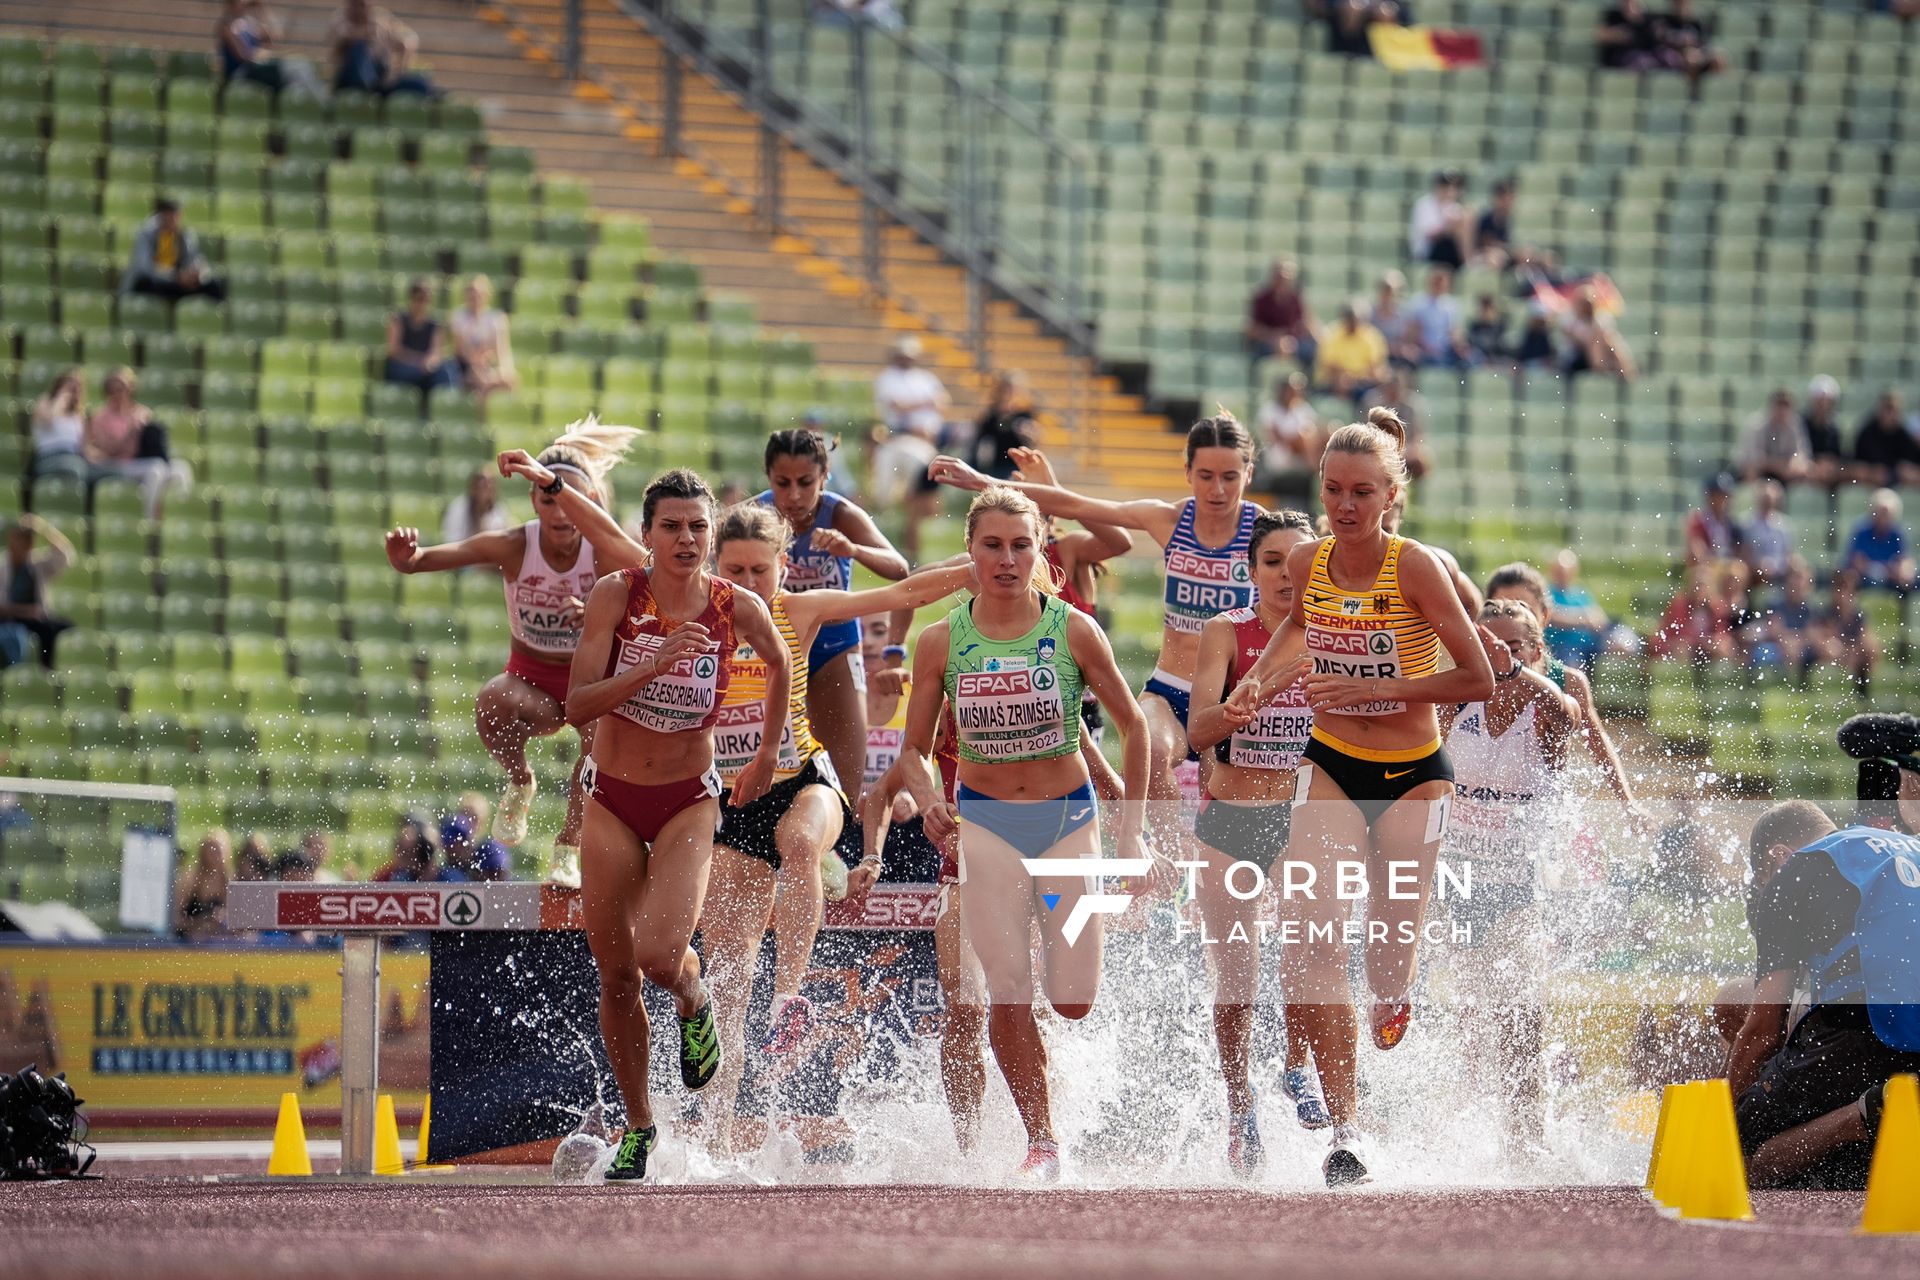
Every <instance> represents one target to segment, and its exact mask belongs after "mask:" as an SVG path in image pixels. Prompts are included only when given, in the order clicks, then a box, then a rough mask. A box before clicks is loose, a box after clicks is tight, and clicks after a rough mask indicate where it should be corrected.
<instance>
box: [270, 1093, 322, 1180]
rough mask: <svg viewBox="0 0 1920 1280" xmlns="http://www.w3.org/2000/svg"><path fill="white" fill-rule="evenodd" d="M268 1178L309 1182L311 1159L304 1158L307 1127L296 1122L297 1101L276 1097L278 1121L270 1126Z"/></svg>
mask: <svg viewBox="0 0 1920 1280" xmlns="http://www.w3.org/2000/svg"><path fill="white" fill-rule="evenodd" d="M267 1176H268V1177H270V1178H311V1177H312V1176H313V1159H312V1158H311V1157H310V1156H308V1154H307V1126H306V1125H304V1124H302V1123H301V1122H300V1099H298V1098H296V1097H294V1096H293V1095H292V1094H291V1093H283V1094H281V1095H280V1119H279V1121H278V1122H277V1123H276V1124H275V1125H274V1126H273V1154H271V1155H269V1156H268V1157H267Z"/></svg>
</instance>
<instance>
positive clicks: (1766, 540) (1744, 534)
mask: <svg viewBox="0 0 1920 1280" xmlns="http://www.w3.org/2000/svg"><path fill="white" fill-rule="evenodd" d="M1786 497H1787V491H1786V490H1785V489H1784V488H1782V487H1781V484H1780V482H1779V481H1778V480H1766V481H1763V482H1762V483H1761V485H1760V488H1759V490H1758V492H1757V493H1756V495H1755V504H1754V512H1753V518H1752V519H1750V520H1748V521H1746V522H1745V523H1744V524H1742V525H1741V526H1740V555H1741V558H1742V559H1744V560H1745V561H1746V562H1747V567H1748V568H1749V569H1751V570H1753V576H1754V578H1755V579H1756V580H1758V581H1760V582H1763V583H1767V584H1769V585H1772V586H1778V585H1780V584H1781V583H1782V582H1784V581H1786V577H1787V570H1788V569H1789V568H1790V567H1791V566H1792V563H1793V560H1794V558H1795V557H1794V551H1793V530H1792V528H1791V527H1790V526H1789V525H1788V524H1787V517H1786V515H1785V514H1784V513H1783V512H1782V511H1781V508H1782V507H1783V506H1784V505H1785V503H1786Z"/></svg>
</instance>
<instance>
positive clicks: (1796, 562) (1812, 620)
mask: <svg viewBox="0 0 1920 1280" xmlns="http://www.w3.org/2000/svg"><path fill="white" fill-rule="evenodd" d="M1834 656H1835V649H1834V645H1833V642H1832V640H1831V638H1830V637H1829V636H1828V634H1827V630H1826V627H1825V625H1824V624H1823V622H1822V620H1821V617H1820V615H1819V613H1818V612H1817V611H1816V610H1815V608H1814V603H1813V573H1812V571H1811V570H1809V569H1808V568H1807V562H1806V561H1804V560H1802V559H1800V558H1799V557H1798V556H1795V557H1794V558H1793V562H1792V564H1791V566H1790V567H1789V568H1788V570H1787V575H1786V581H1785V584H1784V585H1783V586H1782V587H1781V589H1780V596H1779V599H1777V600H1775V601H1774V603H1773V606H1772V607H1771V608H1770V609H1768V610H1767V617H1766V623H1765V631H1764V635H1763V637H1762V641H1761V643H1760V645H1759V646H1758V647H1756V649H1755V650H1754V653H1753V661H1754V664H1755V665H1756V666H1780V667H1784V668H1785V669H1786V670H1788V671H1791V672H1793V673H1794V674H1795V675H1796V676H1798V677H1800V678H1801V679H1803V680H1804V679H1805V677H1806V674H1807V672H1808V671H1809V670H1811V669H1812V668H1813V666H1814V664H1816V663H1819V662H1829V661H1832V660H1833V659H1834Z"/></svg>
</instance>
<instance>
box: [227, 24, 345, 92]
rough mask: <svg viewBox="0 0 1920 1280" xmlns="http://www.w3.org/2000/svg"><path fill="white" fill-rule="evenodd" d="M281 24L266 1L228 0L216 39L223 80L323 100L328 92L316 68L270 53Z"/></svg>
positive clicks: (301, 60)
mask: <svg viewBox="0 0 1920 1280" xmlns="http://www.w3.org/2000/svg"><path fill="white" fill-rule="evenodd" d="M278 28H279V23H277V22H276V21H274V18H273V15H272V14H271V13H269V12H268V11H267V6H266V5H265V4H264V3H262V0H227V7H226V9H225V10H224V11H223V12H222V13H221V14H220V21H219V22H218V23H216V24H215V25H214V28H213V39H214V43H215V45H217V46H218V47H219V50H220V77H221V79H222V80H224V81H226V82H227V83H229V84H231V83H232V82H233V81H235V80H250V81H252V82H253V83H254V84H258V85H264V86H266V88H267V89H269V90H271V91H272V92H273V94H274V95H275V96H276V97H277V96H279V94H280V91H281V90H283V89H291V90H293V91H294V92H295V93H296V94H298V95H299V96H301V97H303V98H322V97H325V96H326V90H325V89H324V88H323V87H322V86H321V84H320V75H319V73H318V72H316V71H315V70H314V69H313V64H312V63H310V62H308V61H307V60H306V59H304V58H278V57H274V56H273V55H272V54H271V53H270V52H269V50H270V49H272V47H273V43H274V41H275V40H276V39H277V38H278V36H279V30H278Z"/></svg>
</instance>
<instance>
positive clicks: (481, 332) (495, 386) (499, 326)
mask: <svg viewBox="0 0 1920 1280" xmlns="http://www.w3.org/2000/svg"><path fill="white" fill-rule="evenodd" d="M447 327H448V328H449V329H451V330H453V354H454V358H455V359H456V360H458V361H459V362H460V372H461V374H462V375H463V376H464V377H465V379H466V384H467V390H469V391H471V392H473V394H474V395H475V396H476V397H478V398H480V399H482V400H484V399H486V397H487V396H488V395H490V394H491V393H493V392H495V391H511V390H513V389H514V388H515V387H517V386H519V385H520V375H519V374H518V373H517V372H516V371H515V370H514V367H513V341H512V337H511V335H510V333H509V331H508V327H507V313H506V312H504V311H502V310H500V309H499V308H498V307H496V306H494V305H493V281H491V280H489V279H488V278H487V277H485V276H483V275H477V276H474V277H473V278H472V279H471V280H469V281H467V296H466V301H465V303H463V304H462V305H461V307H460V309H459V310H458V311H455V312H454V313H453V314H452V315H451V316H448V317H447Z"/></svg>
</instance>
